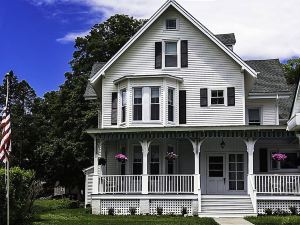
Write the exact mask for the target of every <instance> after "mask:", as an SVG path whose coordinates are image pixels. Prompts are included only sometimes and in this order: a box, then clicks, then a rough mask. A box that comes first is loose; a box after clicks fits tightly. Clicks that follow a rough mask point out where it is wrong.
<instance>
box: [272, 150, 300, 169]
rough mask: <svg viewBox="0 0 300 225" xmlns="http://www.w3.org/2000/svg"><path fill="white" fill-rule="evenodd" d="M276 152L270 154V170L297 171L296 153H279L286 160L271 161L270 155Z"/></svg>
mask: <svg viewBox="0 0 300 225" xmlns="http://www.w3.org/2000/svg"><path fill="white" fill-rule="evenodd" d="M275 153H277V152H271V155H270V157H271V160H272V163H271V165H272V170H282V169H283V170H285V169H297V167H298V164H297V159H298V154H297V152H281V153H284V154H285V155H286V156H287V158H286V159H285V160H284V161H276V160H273V159H272V154H275Z"/></svg>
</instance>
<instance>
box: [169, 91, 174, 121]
mask: <svg viewBox="0 0 300 225" xmlns="http://www.w3.org/2000/svg"><path fill="white" fill-rule="evenodd" d="M168 121H171V122H174V89H172V88H169V89H168Z"/></svg>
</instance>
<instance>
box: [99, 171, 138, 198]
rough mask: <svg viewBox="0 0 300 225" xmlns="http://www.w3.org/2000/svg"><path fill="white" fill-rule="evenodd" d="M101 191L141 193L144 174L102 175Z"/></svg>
mask: <svg viewBox="0 0 300 225" xmlns="http://www.w3.org/2000/svg"><path fill="white" fill-rule="evenodd" d="M99 189H100V190H99V191H100V193H104V194H105V193H113V194H117V193H125V194H127V193H141V192H142V176H139V175H103V176H100V185H99Z"/></svg>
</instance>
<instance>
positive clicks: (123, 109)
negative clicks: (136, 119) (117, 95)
mask: <svg viewBox="0 0 300 225" xmlns="http://www.w3.org/2000/svg"><path fill="white" fill-rule="evenodd" d="M121 98H122V100H121V103H122V109H121V110H122V114H121V121H122V123H123V122H126V105H127V97H126V89H123V90H122V91H121Z"/></svg>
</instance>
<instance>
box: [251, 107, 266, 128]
mask: <svg viewBox="0 0 300 225" xmlns="http://www.w3.org/2000/svg"><path fill="white" fill-rule="evenodd" d="M249 109H258V112H259V123H260V124H259V125H255V124H250V121H249V120H250V117H249V115H250V113H249ZM247 115H248V118H247V125H249V126H261V125H263V117H262V108H261V107H249V108H247Z"/></svg>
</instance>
